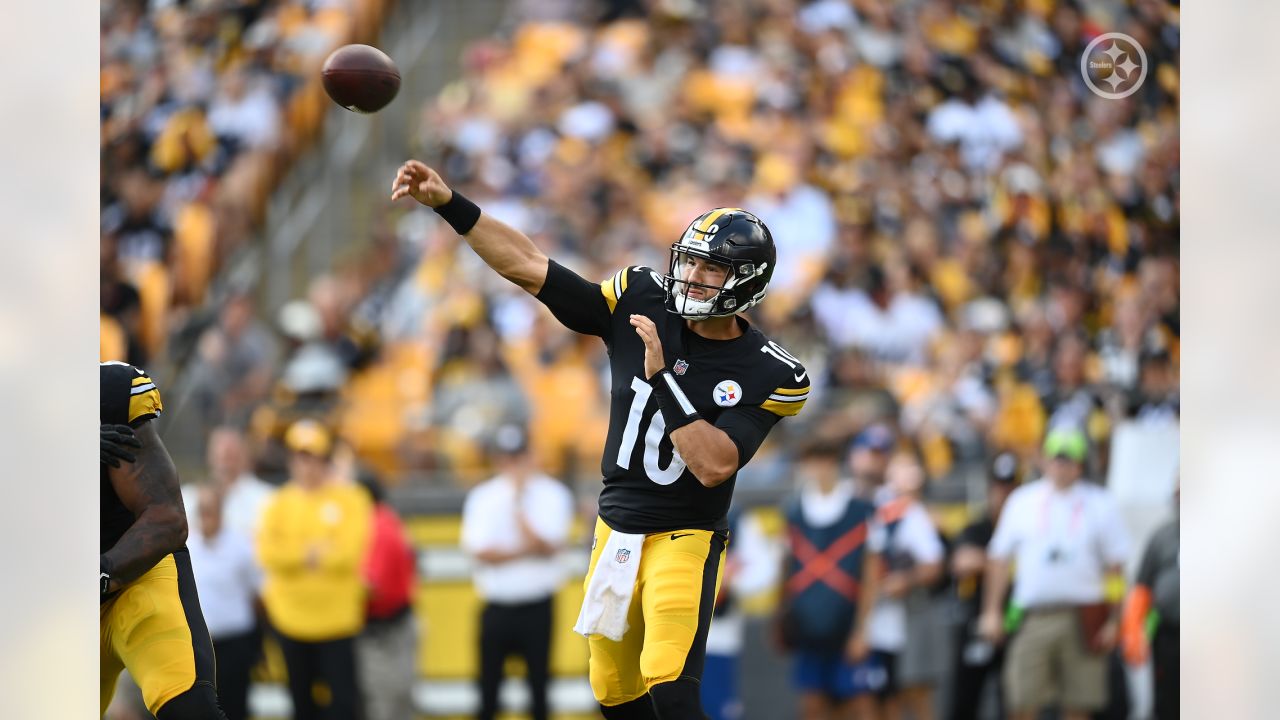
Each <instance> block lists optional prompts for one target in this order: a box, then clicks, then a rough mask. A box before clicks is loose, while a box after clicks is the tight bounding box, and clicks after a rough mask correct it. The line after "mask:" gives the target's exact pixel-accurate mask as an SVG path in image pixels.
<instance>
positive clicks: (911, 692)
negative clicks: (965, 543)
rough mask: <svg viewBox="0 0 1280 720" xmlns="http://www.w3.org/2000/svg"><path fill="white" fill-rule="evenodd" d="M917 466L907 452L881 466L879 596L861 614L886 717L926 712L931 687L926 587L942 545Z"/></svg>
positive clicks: (935, 655) (933, 615)
mask: <svg viewBox="0 0 1280 720" xmlns="http://www.w3.org/2000/svg"><path fill="white" fill-rule="evenodd" d="M923 489H924V468H923V467H922V466H921V464H920V461H919V460H918V459H917V458H916V457H915V456H914V455H912V454H910V453H907V452H901V451H900V452H898V453H897V454H895V455H894V456H893V458H892V459H891V460H890V461H889V463H888V466H887V467H886V470H885V485H884V487H883V488H881V492H879V493H878V495H879V498H880V501H879V505H878V507H877V509H876V519H875V522H876V526H877V527H878V528H879V531H880V532H882V533H883V534H884V537H883V547H884V566H885V569H886V570H887V572H885V574H884V575H883V577H881V578H880V583H879V590H880V593H879V598H878V600H877V601H876V605H875V607H874V608H873V609H872V611H871V615H870V617H869V618H868V619H867V641H868V642H869V643H870V645H871V650H872V656H873V657H874V658H875V660H876V662H877V664H879V665H880V666H881V667H883V668H884V669H885V671H886V676H885V681H884V683H883V684H882V685H881V686H880V687H878V688H876V695H877V698H878V699H879V700H880V707H881V710H882V712H883V715H884V717H885V718H887V719H888V720H897V719H898V718H902V717H905V716H907V715H908V714H910V715H912V716H914V717H915V718H916V720H929V718H932V717H933V686H934V685H935V684H936V683H937V682H938V676H939V674H940V672H941V668H940V667H938V663H939V659H940V657H941V653H940V652H939V649H938V647H937V644H936V643H937V637H938V635H939V633H938V627H937V626H938V622H937V611H936V608H935V605H934V603H933V600H932V597H931V593H930V591H931V589H932V587H933V586H934V585H935V584H937V582H938V580H939V579H941V577H942V561H943V555H944V553H945V550H944V548H943V546H942V540H941V539H940V538H939V536H938V531H937V529H936V528H935V527H934V525H933V520H932V519H930V517H929V513H928V511H926V510H925V507H924V504H923V503H922V502H921V497H920V496H921V491H922V490H923Z"/></svg>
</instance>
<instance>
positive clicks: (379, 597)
mask: <svg viewBox="0 0 1280 720" xmlns="http://www.w3.org/2000/svg"><path fill="white" fill-rule="evenodd" d="M360 485H361V486H363V487H364V489H365V490H366V491H368V493H369V496H370V497H371V498H373V534H372V538H371V539H370V542H369V553H368V556H367V557H366V558H365V562H364V578H365V584H366V586H367V587H368V590H369V600H368V603H367V604H366V605H365V624H364V630H363V631H362V632H361V634H360V637H359V638H358V639H357V640H356V657H357V659H358V660H359V666H360V680H361V691H362V695H363V697H364V715H363V716H362V718H363V720H402V719H403V718H411V717H413V715H414V710H413V681H414V679H415V678H416V677H417V672H415V671H416V669H417V662H416V661H417V655H418V625H417V623H416V622H415V621H414V615H413V588H414V567H415V565H416V564H417V557H416V555H415V554H414V551H413V546H412V545H411V544H410V543H409V538H408V536H407V535H406V534H405V530H404V526H403V525H402V524H401V522H400V518H399V516H397V515H396V511H395V510H394V509H392V507H391V506H390V505H388V504H387V499H386V496H385V493H384V492H383V490H382V484H381V483H380V482H378V479H377V478H375V477H373V475H372V474H371V473H369V472H363V473H361V475H360Z"/></svg>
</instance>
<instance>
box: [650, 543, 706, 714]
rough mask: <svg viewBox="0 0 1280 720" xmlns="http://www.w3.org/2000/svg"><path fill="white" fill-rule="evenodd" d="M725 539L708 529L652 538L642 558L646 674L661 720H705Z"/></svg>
mask: <svg viewBox="0 0 1280 720" xmlns="http://www.w3.org/2000/svg"><path fill="white" fill-rule="evenodd" d="M724 552H725V538H724V536H722V535H717V534H715V533H712V532H710V531H707V530H683V531H679V532H675V533H669V534H662V535H652V536H650V537H648V538H646V540H645V548H644V552H643V553H642V554H641V558H640V563H641V565H640V583H641V586H642V587H643V588H644V592H643V593H642V595H641V605H642V607H643V610H644V623H645V638H644V650H643V651H642V652H641V655H640V671H641V673H642V674H643V676H644V682H645V685H646V686H647V687H648V688H649V693H650V694H651V695H652V696H653V704H654V708H655V709H656V710H657V711H658V717H659V718H661V720H702V718H703V717H704V715H703V713H702V701H701V698H700V691H699V687H698V683H699V682H700V681H701V679H702V667H703V663H704V661H705V659H706V649H707V631H708V630H709V629H710V627H711V610H712V607H713V606H714V604H715V598H716V593H717V591H718V590H719V588H720V578H721V571H722V570H723V568H724Z"/></svg>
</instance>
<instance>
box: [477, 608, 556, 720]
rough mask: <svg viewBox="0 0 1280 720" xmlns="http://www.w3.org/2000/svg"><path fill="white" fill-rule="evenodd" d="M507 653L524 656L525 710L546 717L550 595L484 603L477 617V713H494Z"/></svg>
mask: <svg viewBox="0 0 1280 720" xmlns="http://www.w3.org/2000/svg"><path fill="white" fill-rule="evenodd" d="M508 655H519V656H521V657H523V658H524V662H525V665H527V666H528V668H529V677H528V681H529V697H530V698H531V702H530V705H531V706H530V709H529V712H530V714H531V715H532V717H533V720H547V679H548V677H549V674H550V667H549V666H550V663H551V598H547V599H546V600H539V601H536V602H532V603H525V604H520V605H497V604H493V603H490V604H488V605H485V608H484V612H483V614H482V615H481V617H480V715H479V720H493V718H494V717H495V716H496V715H497V714H498V687H499V685H501V684H502V666H503V663H504V662H506V659H507V656H508Z"/></svg>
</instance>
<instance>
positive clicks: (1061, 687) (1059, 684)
mask: <svg viewBox="0 0 1280 720" xmlns="http://www.w3.org/2000/svg"><path fill="white" fill-rule="evenodd" d="M1043 453H1044V457H1045V458H1046V467H1045V477H1044V478H1042V479H1040V480H1037V481H1035V482H1031V483H1028V484H1026V485H1023V486H1022V487H1019V488H1018V489H1017V490H1015V491H1014V492H1013V494H1012V495H1010V496H1009V500H1008V501H1007V503H1006V504H1005V508H1004V511H1003V512H1002V513H1001V514H1000V521H999V523H998V524H997V525H996V531H995V535H994V536H993V537H992V539H991V544H990V546H989V547H988V549H987V556H988V558H989V559H988V563H987V576H986V583H985V587H984V589H983V590H984V592H983V611H982V616H981V618H980V620H979V625H978V629H979V632H980V633H981V634H982V635H983V636H985V637H987V638H988V639H989V640H991V641H992V642H999V641H1000V640H1001V639H1002V637H1003V634H1004V631H1005V628H1004V618H1002V612H1001V610H1002V608H1001V607H1000V605H1001V603H1002V602H1003V599H1004V597H1005V593H1006V591H1007V590H1008V587H1009V579H1010V565H1011V563H1012V564H1015V565H1016V566H1017V570H1018V572H1017V576H1016V577H1015V578H1014V579H1013V600H1012V603H1013V606H1014V612H1013V613H1011V615H1012V616H1013V617H1014V618H1016V617H1017V615H1018V614H1021V615H1022V618H1021V624H1020V626H1019V627H1018V629H1017V633H1016V634H1015V635H1014V636H1013V639H1012V640H1011V642H1010V644H1009V648H1008V651H1007V654H1006V657H1005V672H1004V685H1005V697H1006V701H1007V703H1006V704H1007V706H1008V707H1009V709H1010V710H1011V711H1012V715H1011V717H1013V718H1014V719H1015V720H1030V719H1031V718H1033V717H1035V716H1036V715H1037V714H1038V713H1039V711H1040V710H1041V709H1042V708H1044V707H1046V706H1048V705H1054V704H1056V705H1059V706H1060V707H1061V708H1062V716H1063V719H1064V720H1085V718H1088V717H1089V715H1090V713H1093V712H1096V711H1098V710H1100V709H1102V708H1103V707H1105V706H1106V704H1107V681H1106V680H1107V678H1106V653H1108V652H1110V650H1111V649H1112V648H1113V647H1114V645H1115V642H1116V633H1117V627H1118V618H1117V610H1116V607H1117V606H1116V604H1115V603H1116V601H1118V600H1119V597H1118V596H1117V593H1116V592H1115V591H1114V590H1115V589H1119V590H1123V586H1122V585H1121V584H1117V583H1108V576H1116V577H1118V576H1119V575H1120V573H1121V572H1122V570H1123V566H1124V563H1125V562H1126V561H1127V560H1128V558H1129V544H1130V543H1129V533H1128V530H1127V529H1126V527H1125V525H1124V522H1123V520H1122V519H1121V516H1120V511H1119V508H1118V507H1117V505H1116V503H1115V501H1114V500H1113V499H1112V497H1111V495H1110V494H1109V493H1108V492H1107V491H1106V490H1105V489H1104V488H1102V487H1100V486H1097V485H1093V484H1090V483H1087V482H1083V481H1081V474H1082V469H1083V463H1084V461H1085V459H1086V457H1087V455H1088V442H1087V440H1086V438H1085V435H1084V433H1083V432H1081V431H1080V430H1077V429H1074V428H1072V429H1063V428H1059V429H1054V430H1051V431H1050V432H1049V434H1048V435H1047V436H1046V438H1045V442H1044V449H1043Z"/></svg>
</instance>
